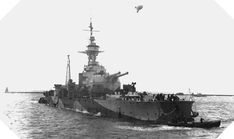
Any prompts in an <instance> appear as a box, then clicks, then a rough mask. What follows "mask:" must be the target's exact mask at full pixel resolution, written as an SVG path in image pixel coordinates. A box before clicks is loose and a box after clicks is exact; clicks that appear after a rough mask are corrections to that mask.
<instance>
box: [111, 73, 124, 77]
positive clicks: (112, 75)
mask: <svg viewBox="0 0 234 139" xmlns="http://www.w3.org/2000/svg"><path fill="white" fill-rule="evenodd" d="M118 74H121V72H117V73H114V74H111V75H109V77H116V76H117V75H118Z"/></svg>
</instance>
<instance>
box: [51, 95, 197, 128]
mask: <svg viewBox="0 0 234 139" xmlns="http://www.w3.org/2000/svg"><path fill="white" fill-rule="evenodd" d="M54 104H57V107H60V108H69V109H73V110H75V111H82V112H89V113H91V114H99V115H101V116H103V117H111V118H120V119H123V120H124V119H125V120H131V121H144V122H150V123H157V124H167V123H168V122H169V121H172V120H173V119H178V118H180V117H187V118H191V112H192V104H193V101H175V102H171V101H155V102H140V101H124V100H118V99H116V100H115V99H114V100H113V99H109V100H108V99H90V98H76V99H68V98H61V99H58V102H56V103H54Z"/></svg>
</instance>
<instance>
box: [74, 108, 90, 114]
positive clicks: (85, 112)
mask: <svg viewBox="0 0 234 139" xmlns="http://www.w3.org/2000/svg"><path fill="white" fill-rule="evenodd" d="M75 112H79V113H83V114H91V113H89V112H88V111H87V110H83V111H81V110H79V109H75Z"/></svg>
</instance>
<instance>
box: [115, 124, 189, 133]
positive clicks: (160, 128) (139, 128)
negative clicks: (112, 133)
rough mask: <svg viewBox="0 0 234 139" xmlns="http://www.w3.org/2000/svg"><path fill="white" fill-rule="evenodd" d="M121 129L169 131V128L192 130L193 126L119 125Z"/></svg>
mask: <svg viewBox="0 0 234 139" xmlns="http://www.w3.org/2000/svg"><path fill="white" fill-rule="evenodd" d="M117 128H119V129H123V130H134V131H148V132H153V131H167V130H191V128H187V127H173V126H167V125H158V126H154V127H152V126H150V127H147V126H117Z"/></svg>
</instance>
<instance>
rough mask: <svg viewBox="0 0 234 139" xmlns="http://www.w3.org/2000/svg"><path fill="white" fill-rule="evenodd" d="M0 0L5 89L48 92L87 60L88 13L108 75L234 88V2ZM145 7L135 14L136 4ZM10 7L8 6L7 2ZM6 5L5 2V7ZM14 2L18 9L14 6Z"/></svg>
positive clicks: (164, 85) (168, 88)
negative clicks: (68, 65) (116, 73)
mask: <svg viewBox="0 0 234 139" xmlns="http://www.w3.org/2000/svg"><path fill="white" fill-rule="evenodd" d="M6 1H8V2H5V4H4V3H3V2H2V3H0V5H1V7H0V9H1V11H0V18H1V21H0V63H1V69H0V89H1V90H2V91H4V89H5V88H6V87H9V90H10V91H17V90H20V91H24V90H26V91H29V90H46V89H50V88H52V87H53V84H54V83H64V82H65V73H66V71H65V70H66V61H67V59H66V55H67V54H70V55H71V56H70V57H71V72H72V78H73V80H74V81H76V82H77V81H78V73H79V72H82V70H83V66H84V64H87V56H86V55H84V54H80V53H77V51H82V50H85V49H86V46H87V45H88V38H89V33H88V32H85V31H82V30H83V29H87V28H88V25H89V18H90V17H92V18H93V25H94V28H95V29H97V30H100V32H99V33H95V37H96V42H97V44H98V45H99V46H100V47H101V48H100V49H101V50H104V51H105V52H104V53H102V54H100V55H99V57H98V59H97V60H98V61H99V62H100V64H102V65H103V66H105V67H106V69H107V71H108V72H109V73H115V72H118V71H121V72H126V71H128V72H129V75H127V76H124V77H121V81H122V83H131V82H132V81H136V82H137V88H138V90H148V91H153V92H155V91H160V92H181V91H182V92H185V93H187V92H188V88H191V90H192V91H194V92H201V93H220V94H234V85H233V84H234V72H233V71H234V55H233V51H234V49H233V47H234V39H233V36H234V21H233V18H232V16H233V15H234V12H233V10H232V9H233V8H232V7H234V4H233V2H231V1H229V0H217V2H218V3H216V1H212V0H176V1H175V0H163V1H162V0H154V1H150V0H116V1H110V0H99V1H95V0H86V1H81V0H69V1H67V0H34V1H32V0H6ZM139 4H142V5H143V6H144V8H143V9H142V10H141V11H140V12H139V13H136V11H135V9H134V6H136V5H139ZM3 5H4V6H3ZM2 7H3V8H2ZM11 7H12V8H11Z"/></svg>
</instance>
